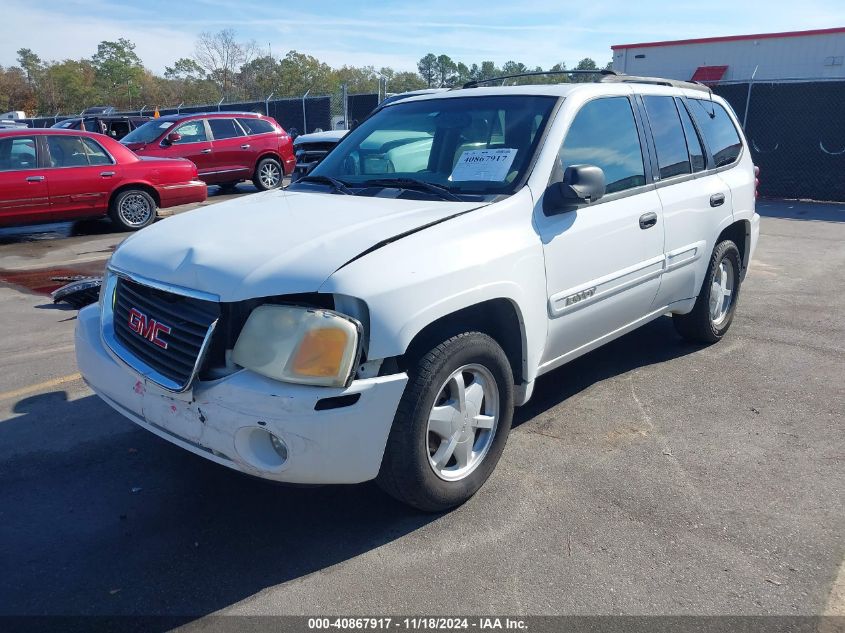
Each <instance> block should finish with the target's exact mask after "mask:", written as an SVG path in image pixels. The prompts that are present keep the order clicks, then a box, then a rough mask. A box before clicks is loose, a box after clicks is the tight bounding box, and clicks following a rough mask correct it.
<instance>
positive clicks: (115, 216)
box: [109, 189, 158, 231]
mask: <svg viewBox="0 0 845 633" xmlns="http://www.w3.org/2000/svg"><path fill="white" fill-rule="evenodd" d="M157 213H158V209H157V207H156V202H155V200H153V197H152V196H151V195H150V194H148V193H147V192H146V191H144V190H143V189H126V190H125V191H121V192H120V193H119V194H117V196H115V198H114V200H112V203H111V207H110V208H109V216H110V217H111V219H112V222H114V223H115V224H116V225H117V226H119V227H120V229H121V230H123V231H137V230H139V229H142V228H144V227H145V226H149V225H150V224H152V223H153V222H155V219H156V214H157Z"/></svg>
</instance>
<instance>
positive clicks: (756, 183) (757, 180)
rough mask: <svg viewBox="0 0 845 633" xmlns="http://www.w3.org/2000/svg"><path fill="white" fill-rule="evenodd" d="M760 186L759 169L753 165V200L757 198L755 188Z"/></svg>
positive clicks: (757, 194)
mask: <svg viewBox="0 0 845 633" xmlns="http://www.w3.org/2000/svg"><path fill="white" fill-rule="evenodd" d="M759 186H760V168H759V167H758V166H757V165H754V198H755V199H756V198H757V197H759V195H760V194H759V193H757V187H759Z"/></svg>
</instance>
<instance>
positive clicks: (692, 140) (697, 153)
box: [675, 99, 705, 172]
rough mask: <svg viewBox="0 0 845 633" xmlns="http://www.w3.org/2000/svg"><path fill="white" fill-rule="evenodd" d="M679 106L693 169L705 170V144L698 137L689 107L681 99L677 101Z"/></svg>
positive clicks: (676, 103)
mask: <svg viewBox="0 0 845 633" xmlns="http://www.w3.org/2000/svg"><path fill="white" fill-rule="evenodd" d="M675 105H677V106H678V112H680V113H681V123H682V124H683V126H684V136H686V139H687V151H689V159H690V163H692V170H693V171H694V172H696V171H703V170H704V167H705V163H704V146H703V145H702V144H701V139H700V138H698V132H696V131H695V126H694V125H693V123H692V119H691V118H690V115H689V112H688V111H687V107H686V106H685V105H684V102H683V101H681V100H680V99H678V100H676V101H675Z"/></svg>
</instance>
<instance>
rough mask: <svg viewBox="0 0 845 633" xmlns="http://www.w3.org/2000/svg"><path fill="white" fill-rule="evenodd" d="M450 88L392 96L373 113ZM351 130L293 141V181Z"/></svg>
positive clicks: (318, 134) (309, 136) (311, 167)
mask: <svg viewBox="0 0 845 633" xmlns="http://www.w3.org/2000/svg"><path fill="white" fill-rule="evenodd" d="M446 90H448V88H424V89H422V90H411V91H410V92H400V93H398V94H394V95H390V96H389V97H387V98H386V99H385V100H384V101H382V102H381V103H380V104H378V106H377V107H376V109H375V110H373V112H378V110H379V109H380V108H383V107H384V106H387V105H390V104H391V103H394V102H396V101H400V100H401V99H407V98H409V97H416V96H419V95H426V94H434V93H437V92H445V91H446ZM347 132H349V130H337V129H335V130H326V131H323V132H312V133H311V134H300V135H299V136H297V137H296V138H295V139H294V141H293V153H294V156H295V157H296V167H294V169H293V173H292V174H291V180H292V181H293V182H296V181H297V180H299V179H300V178H302V176H304V175H305V174H307V173H308V172H309V170H311V169H314V167H316V166H317V164H318V163H319V162H320V161H321V160H323V159H324V158H325V157H326V154H328V153H329V152H330V151H331V150H332V149H333V148H334V146H335V145H337V144H338V143H339V142H340V139H342V138H343V137H344V136H346V134H347Z"/></svg>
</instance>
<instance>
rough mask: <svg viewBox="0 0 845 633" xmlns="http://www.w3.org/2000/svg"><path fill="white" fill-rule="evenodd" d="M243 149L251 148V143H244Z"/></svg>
mask: <svg viewBox="0 0 845 633" xmlns="http://www.w3.org/2000/svg"><path fill="white" fill-rule="evenodd" d="M241 149H249V143H244V144H243V145H241Z"/></svg>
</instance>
